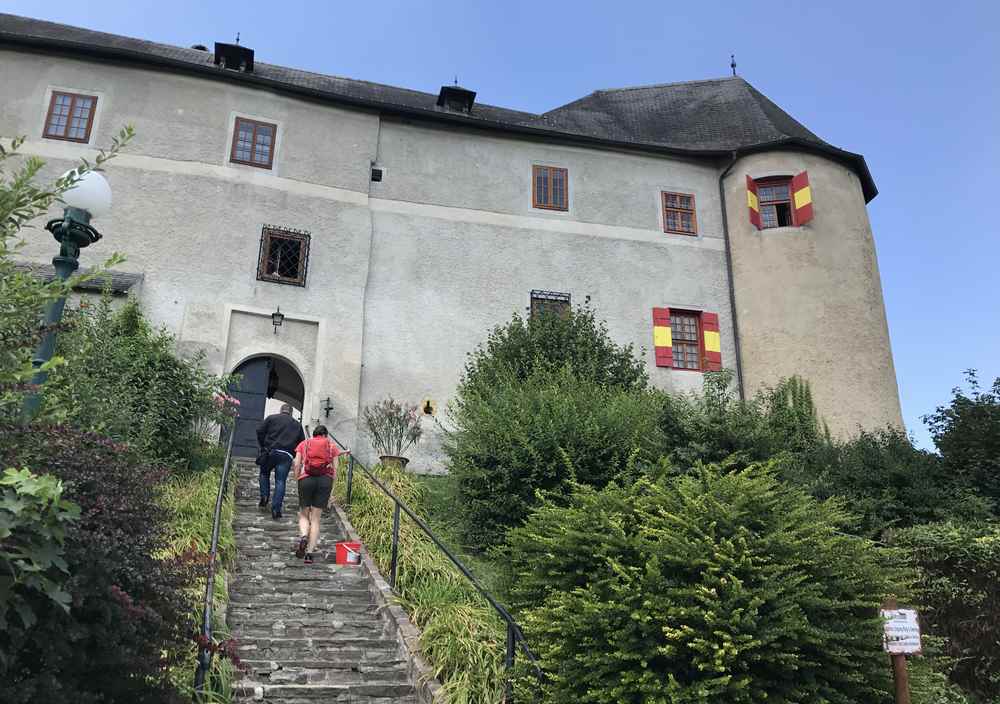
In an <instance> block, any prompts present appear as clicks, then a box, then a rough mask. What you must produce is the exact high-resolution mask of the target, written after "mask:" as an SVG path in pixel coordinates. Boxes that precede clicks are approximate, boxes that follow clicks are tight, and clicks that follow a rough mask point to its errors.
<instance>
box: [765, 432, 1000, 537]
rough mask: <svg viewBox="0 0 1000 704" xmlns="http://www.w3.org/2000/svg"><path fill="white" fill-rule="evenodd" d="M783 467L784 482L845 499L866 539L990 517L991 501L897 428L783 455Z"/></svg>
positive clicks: (825, 495) (858, 529)
mask: <svg viewBox="0 0 1000 704" xmlns="http://www.w3.org/2000/svg"><path fill="white" fill-rule="evenodd" d="M781 464H782V467H783V476H784V478H786V479H788V480H790V481H793V482H795V483H796V484H799V485H800V486H802V487H803V488H805V489H806V490H807V491H809V492H810V493H811V494H813V495H814V496H816V497H818V498H821V499H825V498H828V497H831V496H840V497H843V499H844V500H845V501H846V504H847V506H848V507H849V508H850V510H851V512H852V513H854V514H855V515H856V516H857V518H858V520H857V523H856V525H855V527H854V528H853V529H852V530H853V531H854V532H856V533H858V534H859V535H863V536H866V537H879V536H881V535H883V534H884V533H885V531H886V530H888V529H890V528H904V527H907V526H913V525H918V524H921V523H928V522H931V521H938V520H946V519H949V518H956V519H965V520H978V519H983V520H985V519H988V518H989V516H990V504H989V502H988V501H987V500H986V499H985V498H984V497H982V496H981V495H979V493H978V492H977V491H976V490H975V488H974V487H971V486H968V485H967V484H966V483H965V482H964V480H963V479H962V478H961V477H957V476H956V475H955V474H954V473H953V472H951V471H950V470H949V469H948V467H947V466H946V464H945V463H944V462H943V461H942V460H941V458H940V457H939V456H937V455H934V454H932V453H930V452H926V451H924V450H920V449H918V448H916V447H914V446H913V444H912V443H911V442H910V440H909V438H907V437H906V435H904V434H903V432H902V431H900V430H897V429H895V428H885V429H883V430H877V431H862V432H860V433H859V434H858V435H857V436H856V437H855V438H852V439H851V440H848V441H846V442H839V443H834V444H823V445H817V446H815V447H813V448H812V449H811V450H810V451H808V452H806V453H800V454H798V455H794V456H788V455H786V456H784V457H783V460H782V463H781Z"/></svg>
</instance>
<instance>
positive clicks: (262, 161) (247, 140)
mask: <svg viewBox="0 0 1000 704" xmlns="http://www.w3.org/2000/svg"><path fill="white" fill-rule="evenodd" d="M277 134H278V127H277V126H276V125H272V124H269V123H267V122H257V121H256V120H248V119H246V118H244V117H237V118H236V126H235V127H234V129H233V149H232V154H231V156H230V161H232V162H234V163H236V164H246V165H248V166H256V167H259V168H261V169H270V168H271V164H272V163H273V161H274V142H275V137H276V136H277Z"/></svg>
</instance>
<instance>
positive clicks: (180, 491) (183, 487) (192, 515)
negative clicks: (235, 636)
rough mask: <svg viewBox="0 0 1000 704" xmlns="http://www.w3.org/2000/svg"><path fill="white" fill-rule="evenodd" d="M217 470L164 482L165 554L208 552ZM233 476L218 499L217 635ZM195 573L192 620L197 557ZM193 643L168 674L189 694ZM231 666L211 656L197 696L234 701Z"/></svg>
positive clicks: (198, 584) (198, 602) (221, 703)
mask: <svg viewBox="0 0 1000 704" xmlns="http://www.w3.org/2000/svg"><path fill="white" fill-rule="evenodd" d="M220 477H221V470H220V469H218V468H215V469H210V470H208V471H205V472H198V473H192V474H186V475H182V476H179V477H174V478H173V479H171V480H170V481H169V482H167V483H166V484H164V486H163V492H162V494H161V498H160V500H161V502H162V504H163V505H164V506H165V507H166V508H167V510H168V511H170V514H171V521H170V547H169V550H168V554H167V555H166V557H167V558H171V557H180V556H182V555H185V554H189V553H190V552H194V553H195V554H197V555H198V556H204V557H206V558H207V556H208V551H209V548H210V547H211V540H212V518H213V514H214V512H215V500H216V497H217V496H218V491H219V479H220ZM235 486H236V482H235V478H234V477H231V478H230V481H229V492H228V494H227V495H226V497H225V500H224V501H223V504H222V520H221V529H220V531H219V549H218V560H219V566H218V570H217V572H216V579H215V591H214V606H213V616H214V618H213V624H212V630H213V634H214V637H215V640H216V641H220V640H223V639H225V638H227V637H228V632H227V629H226V623H225V613H226V607H227V605H228V603H229V594H228V584H227V582H228V572H229V569H230V567H231V566H232V564H233V562H234V560H235V559H236V539H235V535H234V533H233V511H234V508H235ZM197 574H198V578H197V579H196V580H195V583H194V586H193V587H192V589H191V590H190V591H189V593H188V602H187V605H186V606H187V608H189V609H190V610H191V614H192V621H193V622H194V623H195V624H198V625H200V624H201V617H202V609H203V608H204V599H205V564H204V563H203V562H201V563H199V566H198V568H197ZM194 653H195V646H194V644H193V643H192V646H191V658H190V664H189V666H186V667H184V668H182V669H180V670H178V671H176V672H174V673H172V676H171V678H172V679H173V681H174V683H175V684H176V686H177V688H178V689H179V690H180V691H181V692H184V693H185V694H186V695H188V696H192V697H193V689H192V687H193V677H194V669H195V658H194ZM235 679H236V670H235V668H234V667H233V665H232V663H230V662H229V661H228V660H227V659H225V658H220V657H213V659H212V669H211V671H210V672H209V673H208V678H207V679H206V693H205V697H204V698H203V699H202V700H201V701H202V702H206V703H209V704H229V702H232V701H233V682H234V681H235Z"/></svg>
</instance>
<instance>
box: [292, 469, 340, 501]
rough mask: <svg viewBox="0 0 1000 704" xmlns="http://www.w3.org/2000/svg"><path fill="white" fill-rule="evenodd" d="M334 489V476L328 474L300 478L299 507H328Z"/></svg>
mask: <svg viewBox="0 0 1000 704" xmlns="http://www.w3.org/2000/svg"><path fill="white" fill-rule="evenodd" d="M332 491H333V477H331V476H328V475H326V474H322V475H317V476H312V477H310V476H305V477H302V479H300V480H299V508H326V507H327V505H328V504H329V503H330V492H332Z"/></svg>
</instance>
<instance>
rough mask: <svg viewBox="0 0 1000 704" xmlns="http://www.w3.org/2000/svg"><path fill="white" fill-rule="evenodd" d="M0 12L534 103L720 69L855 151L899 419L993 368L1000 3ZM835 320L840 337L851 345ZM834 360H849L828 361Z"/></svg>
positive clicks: (316, 5)
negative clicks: (861, 158) (866, 197)
mask: <svg viewBox="0 0 1000 704" xmlns="http://www.w3.org/2000/svg"><path fill="white" fill-rule="evenodd" d="M0 9H2V11H5V12H11V13H15V14H22V15H29V16H33V17H39V18H42V19H49V20H53V21H58V22H66V23H69V24H76V25H81V26H85V27H89V28H92V29H99V30H103V31H108V32H113V33H117V34H126V35H131V36H137V37H143V38H147V39H152V40H155V41H161V42H166V43H170V44H179V45H185V46H187V45H191V44H196V43H201V44H206V45H208V46H211V44H212V42H214V41H232V40H233V38H234V37H235V35H236V32H240V34H241V39H242V43H243V44H244V45H246V46H249V47H252V48H253V49H255V50H256V52H257V58H258V59H260V60H262V61H266V62H268V63H277V64H283V65H287V66H295V67H298V68H304V69H310V70H314V71H319V72H323V73H333V74H338V75H343V76H350V77H352V78H363V79H367V80H372V81H378V82H383V83H389V84H393V85H400V86H405V87H409V88H416V89H422V90H428V91H433V92H436V91H437V89H438V87H439V86H440V85H441V84H442V83H446V82H450V81H451V80H452V79H453V78H454V77H455V76H456V75H457V76H458V79H459V81H460V82H461V83H462V84H463V85H465V86H466V87H469V88H472V89H473V90H476V91H478V93H479V95H478V97H477V100H479V101H482V102H488V103H493V104H496V105H502V106H504V107H511V108H518V109H522V110H529V111H533V112H541V111H544V110H547V109H550V108H553V107H555V106H557V105H561V104H563V103H566V102H569V101H570V100H573V99H575V98H578V97H580V96H583V95H586V94H587V93H590V92H591V91H593V90H595V89H597V88H611V87H619V86H628V85H642V84H649V83H662V82H668V81H684V80H694V79H700V78H713V77H718V76H724V75H727V74H728V73H729V55H730V53H735V54H736V61H737V64H738V70H739V73H740V74H741V75H743V76H744V77H745V78H746V79H747V80H748V81H750V82H751V83H752V84H753V85H754V86H756V87H757V88H758V89H759V90H761V91H762V92H763V93H764V94H766V95H767V96H768V97H770V98H771V99H772V100H774V101H775V102H777V103H778V104H779V105H781V106H782V107H784V108H785V109H786V110H787V111H788V112H790V113H791V114H792V115H793V116H795V117H796V118H798V119H799V120H800V121H801V122H803V123H804V124H805V125H806V126H807V127H809V128H810V129H811V130H813V131H814V132H816V133H817V134H819V135H820V136H821V137H823V138H824V139H826V140H827V141H829V142H831V143H832V144H835V145H837V146H840V147H843V148H845V149H849V150H851V151H856V152H860V153H862V154H864V155H865V157H866V158H867V159H868V164H869V167H870V168H871V170H872V173H873V175H874V177H875V181H876V183H877V185H878V188H879V191H880V195H879V196H878V197H877V198H876V199H875V200H874V201H872V203H871V204H870V206H869V212H870V215H871V219H872V224H873V227H874V230H875V238H876V243H877V246H878V257H879V266H880V268H881V272H882V285H883V289H884V292H885V300H886V308H887V313H888V318H889V330H890V333H891V337H892V346H893V353H894V357H895V361H896V375H897V378H898V380H899V386H900V394H901V397H902V402H903V414H904V419H905V421H906V424H907V427H908V429H909V430H910V432H911V433H912V434H913V435H914V437H915V439H916V440H917V441H918V442H919V443H920V444H922V445H925V446H926V445H927V444H928V442H929V441H928V438H927V433H926V431H925V429H924V426H923V424H922V422H921V421H920V416H921V415H923V414H924V413H928V412H930V411H932V410H933V409H934V407H935V406H936V405H938V404H940V403H943V402H945V401H946V400H947V399H948V398H949V395H950V390H951V388H952V387H953V386H955V385H958V384H959V383H960V382H961V381H962V378H963V375H962V372H963V370H964V369H967V368H977V369H979V371H980V377H981V378H982V379H984V380H985V379H992V378H994V377H996V376H1000V305H998V296H997V291H998V288H1000V287H998V280H997V279H998V277H1000V268H998V262H1000V224H998V223H1000V193H998V189H1000V2H997V0H979V1H976V2H970V1H964V0H956V1H952V2H948V3H941V2H934V3H931V2H914V1H912V0H911V1H908V2H900V1H899V0H895V1H893V2H883V1H880V0H867V2H857V1H855V0H838V1H837V2H823V1H822V0H819V1H815V2H812V3H804V2H786V1H785V0H768V2H756V3H749V2H741V3H736V2H727V1H726V0H717V1H716V2H713V3H680V2H669V1H667V2H665V1H664V0H659V1H648V2H627V1H624V0H620V1H617V2H608V1H607V0H604V1H602V2H572V3H570V2H563V1H562V0H553V1H552V2H548V3H544V2H539V1H538V0H536V1H535V2H520V1H511V0H507V1H505V2H488V3H487V2H475V1H473V2H469V1H466V2H454V1H452V0H448V1H447V2H434V3H430V2H416V1H413V2H401V1H399V0H382V1H381V2H365V3H360V2H352V3H348V2H331V1H329V0H327V1H318V0H316V1H314V2H304V1H297V0H283V1H282V2H278V3H275V2H268V3H263V2H257V1H256V0H245V1H244V2H240V3H231V2H205V1H204V0H201V1H199V2H191V1H190V0H172V1H171V2H169V3H164V2H155V3H154V2H142V1H138V0H132V1H130V2H123V1H121V0H100V1H98V2H92V3H81V2H79V0H72V1H71V2H70V1H67V0H48V1H47V2H45V3H40V2H38V1H37V0H32V1H25V0H15V1H13V2H11V1H7V2H3V3H0ZM850 334H851V333H850V328H849V321H845V329H844V337H845V339H847V338H848V337H849V336H850ZM845 363H849V362H847V361H845Z"/></svg>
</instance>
